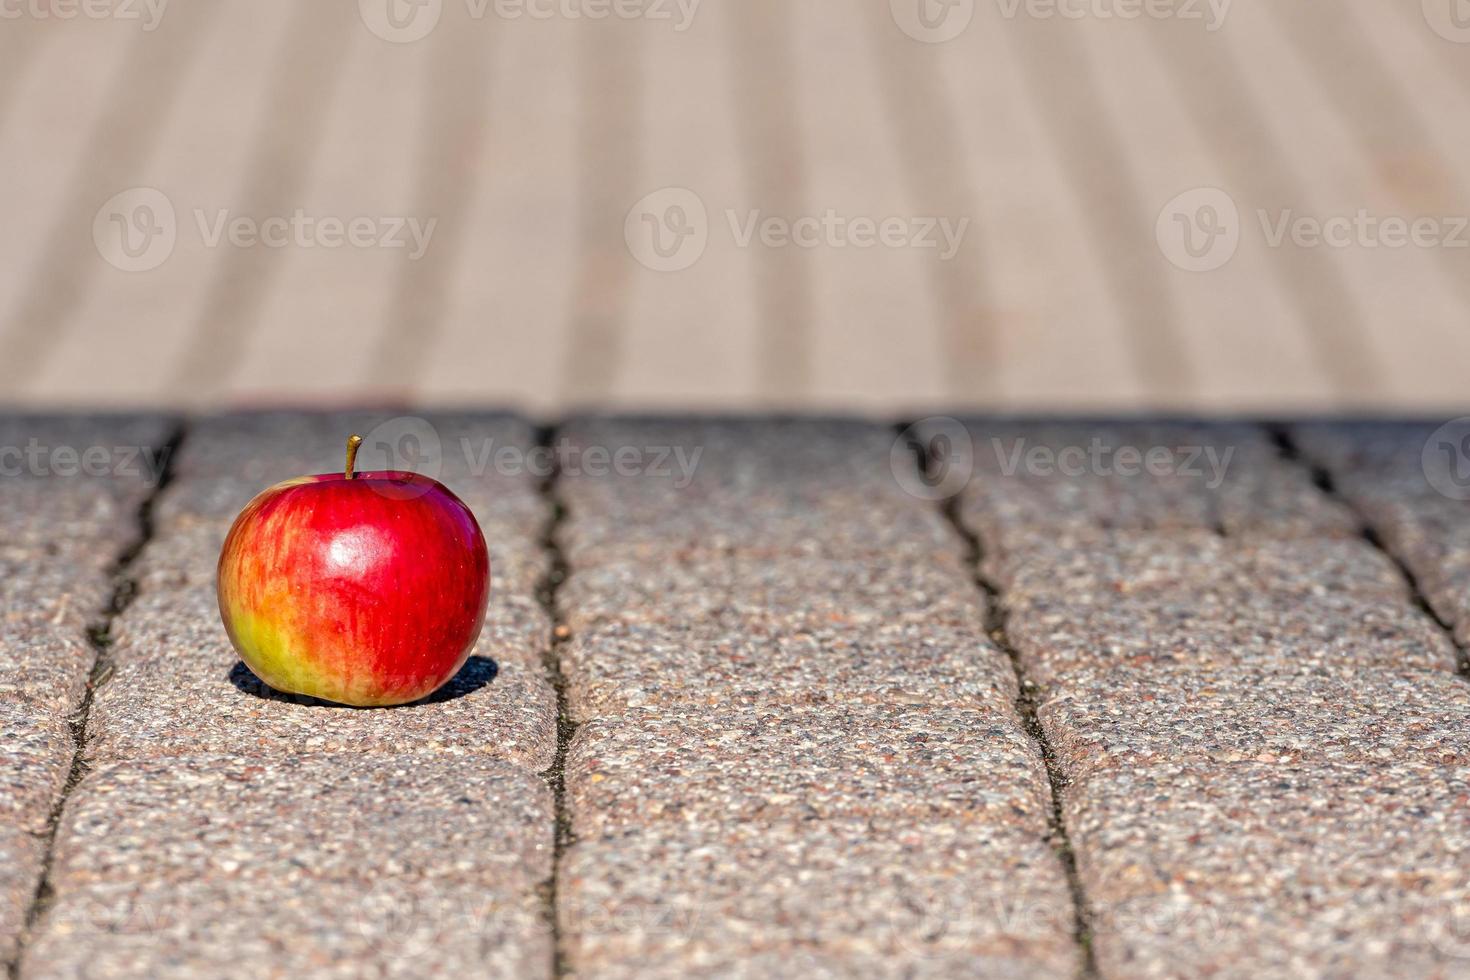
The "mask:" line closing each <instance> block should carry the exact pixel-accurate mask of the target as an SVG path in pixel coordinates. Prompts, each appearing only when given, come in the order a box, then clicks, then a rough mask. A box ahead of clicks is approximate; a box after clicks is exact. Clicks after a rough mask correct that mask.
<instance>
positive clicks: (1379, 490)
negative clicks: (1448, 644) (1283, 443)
mask: <svg viewBox="0 0 1470 980" xmlns="http://www.w3.org/2000/svg"><path fill="white" fill-rule="evenodd" d="M1442 421H1443V420H1438V421H1434V422H1402V423H1378V424H1368V423H1351V424H1350V423H1338V424H1330V423H1319V424H1314V425H1303V426H1297V427H1295V428H1294V429H1293V434H1294V436H1295V438H1296V439H1297V441H1298V442H1299V443H1300V445H1301V446H1302V449H1303V451H1304V452H1305V453H1306V455H1307V456H1308V457H1309V458H1311V459H1312V460H1313V461H1314V462H1316V463H1317V464H1318V465H1321V466H1322V467H1324V468H1325V469H1327V470H1328V471H1329V472H1330V473H1331V474H1332V477H1333V480H1334V482H1335V484H1336V485H1337V487H1338V488H1339V490H1340V491H1341V492H1342V493H1343V494H1344V496H1345V497H1346V498H1347V499H1348V500H1349V501H1350V502H1351V503H1352V505H1353V506H1354V507H1355V508H1356V509H1357V510H1358V511H1359V513H1360V514H1361V515H1362V517H1363V520H1364V522H1365V523H1366V524H1368V525H1369V526H1370V527H1372V529H1373V530H1374V531H1376V532H1377V533H1378V535H1379V537H1380V538H1382V539H1383V541H1384V543H1385V544H1386V546H1387V547H1388V548H1389V549H1390V550H1391V551H1392V552H1393V553H1394V554H1395V555H1396V556H1397V557H1398V558H1399V560H1400V561H1402V562H1403V563H1404V564H1405V565H1406V566H1407V567H1408V568H1409V569H1410V570H1411V571H1412V572H1413V574H1414V577H1415V579H1416V581H1417V582H1418V584H1419V587H1420V588H1421V589H1422V590H1423V592H1424V596H1425V598H1426V599H1427V600H1428V602H1429V604H1430V605H1431V606H1432V607H1433V608H1434V610H1435V611H1436V613H1437V614H1438V615H1439V616H1440V618H1442V619H1444V620H1445V621H1446V622H1448V623H1450V624H1451V625H1452V626H1453V628H1454V631H1455V637H1456V639H1457V641H1458V642H1459V643H1460V645H1461V646H1470V520H1467V517H1470V502H1467V501H1465V500H1462V499H1458V496H1450V495H1447V494H1446V493H1444V492H1442V491H1443V490H1446V489H1449V490H1452V491H1454V492H1455V493H1456V494H1460V491H1459V489H1458V487H1457V485H1456V484H1455V482H1454V479H1453V478H1454V477H1458V473H1452V472H1451V470H1450V463H1451V460H1449V459H1445V458H1444V456H1443V455H1442V453H1436V452H1435V451H1434V448H1435V447H1430V448H1429V449H1428V450H1427V451H1426V446H1427V445H1428V443H1429V440H1430V438H1431V436H1433V434H1434V432H1435V431H1436V430H1437V429H1438V427H1439V426H1440V425H1441V423H1442ZM1447 436H1448V437H1450V439H1451V442H1452V445H1453V444H1454V440H1456V439H1460V438H1464V437H1465V436H1470V426H1467V425H1464V424H1461V425H1460V426H1459V427H1458V428H1455V427H1451V429H1450V430H1448V432H1447ZM1426 458H1427V459H1429V460H1430V461H1431V462H1432V463H1436V464H1437V465H1434V466H1431V467H1430V469H1429V470H1426ZM1453 461H1454V462H1455V463H1456V465H1459V466H1464V465H1467V464H1470V460H1466V459H1464V458H1463V457H1462V456H1461V455H1459V454H1456V455H1455V456H1454V457H1453ZM1430 471H1433V472H1435V473H1436V476H1437V477H1438V479H1439V484H1438V486H1436V485H1434V484H1431V482H1430V481H1429V479H1428V472H1430Z"/></svg>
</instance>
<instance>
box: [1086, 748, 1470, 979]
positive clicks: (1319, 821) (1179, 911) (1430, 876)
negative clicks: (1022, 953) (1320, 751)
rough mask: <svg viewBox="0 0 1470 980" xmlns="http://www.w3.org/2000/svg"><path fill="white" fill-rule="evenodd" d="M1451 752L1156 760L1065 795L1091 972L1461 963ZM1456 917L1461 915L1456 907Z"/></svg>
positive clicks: (1341, 970)
mask: <svg viewBox="0 0 1470 980" xmlns="http://www.w3.org/2000/svg"><path fill="white" fill-rule="evenodd" d="M1465 773H1466V770H1465V769H1464V767H1463V766H1440V765H1436V764H1435V763H1434V762H1433V761H1432V760H1430V759H1426V758H1424V757H1422V756H1412V755H1410V756H1408V757H1404V758H1399V759H1393V760H1381V761H1375V762H1336V761H1323V760H1320V759H1318V760H1313V761H1312V762H1311V763H1310V764H1307V763H1293V762H1290V761H1275V760H1273V761H1254V760H1250V761H1244V762H1237V763H1223V762H1221V763H1216V764H1214V765H1209V766H1205V765H1201V764H1200V763H1198V762H1184V763H1159V764H1156V765H1149V766H1140V767H1138V768H1135V769H1132V770H1120V771H1116V772H1108V773H1104V774H1099V775H1097V776H1095V777H1092V778H1089V779H1087V780H1086V781H1085V782H1083V783H1082V784H1080V785H1078V786H1074V787H1072V788H1071V789H1070V790H1069V791H1068V793H1067V796H1066V802H1065V807H1066V813H1067V826H1068V829H1069V832H1070V834H1071V838H1072V841H1073V845H1074V847H1075V848H1076V851H1077V855H1078V866H1079V870H1080V872H1081V875H1082V880H1083V885H1084V888H1085V889H1086V890H1087V894H1088V896H1089V899H1090V901H1091V903H1092V904H1093V905H1094V906H1095V908H1096V909H1097V914H1098V922H1097V925H1098V930H1097V939H1096V943H1097V950H1098V958H1099V962H1100V965H1101V966H1102V967H1103V970H1104V972H1105V973H1108V974H1113V975H1119V976H1123V975H1146V976H1175V975H1181V974H1182V975H1189V976H1216V975H1222V974H1223V975H1231V976H1247V975H1250V974H1252V973H1255V974H1257V975H1259V974H1261V973H1267V974H1269V975H1285V974H1287V973H1295V974H1296V975H1373V976H1389V975H1394V974H1393V971H1394V970H1406V971H1408V972H1407V973H1403V972H1401V973H1398V974H1397V975H1401V976H1402V975H1435V974H1434V971H1436V970H1443V971H1445V974H1446V975H1465V974H1466V973H1467V972H1470V961H1467V960H1466V959H1464V953H1465V952H1467V951H1470V950H1467V949H1466V948H1465V947H1464V946H1463V935H1464V934H1463V932H1461V933H1460V937H1459V942H1460V943H1461V946H1460V948H1459V949H1458V950H1455V949H1451V948H1447V946H1446V944H1447V942H1452V941H1453V940H1454V938H1455V937H1454V933H1453V932H1452V931H1442V930H1446V927H1453V926H1454V924H1455V919H1454V915H1455V913H1456V910H1457V909H1459V910H1461V911H1470V907H1467V906H1466V904H1465V903H1466V902H1467V901H1470V887H1467V886H1470V875H1467V871H1466V868H1467V860H1470V808H1467V807H1466V805H1465V801H1466V799H1467V792H1470V786H1467V784H1466V782H1465V778H1466V777H1465ZM1459 921H1460V924H1461V926H1463V922H1464V920H1463V919H1461V920H1459Z"/></svg>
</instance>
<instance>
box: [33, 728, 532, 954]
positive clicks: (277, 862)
mask: <svg viewBox="0 0 1470 980" xmlns="http://www.w3.org/2000/svg"><path fill="white" fill-rule="evenodd" d="M551 818H552V809H551V797H550V793H549V791H548V790H547V789H546V786H545V784H544V783H543V782H542V781H541V780H540V779H538V778H537V777H535V776H534V775H532V774H530V773H527V772H525V771H523V770H519V769H517V768H514V767H510V766H504V765H497V764H494V763H489V762H486V763H482V764H481V765H478V766H475V767H467V766H465V765H463V764H462V762H460V761H458V760H446V759H444V758H443V757H439V756H432V755H420V754H405V755H401V756H398V757H394V758H390V759H384V758H371V757H361V756H358V755H356V754H348V755H337V756H329V757H315V758H304V759H303V758H297V759H286V760H270V759H239V758H231V757H220V756H213V757H211V756H195V757H188V758H182V759H173V760H167V761H162V762H155V763H143V764H137V763H129V764H127V765H120V766H111V767H106V768H103V769H101V770H99V771H97V772H95V773H93V774H92V775H90V776H89V777H88V779H87V780H86V781H85V782H84V783H83V784H82V786H81V787H80V788H79V789H78V791H77V793H76V796H75V797H74V798H73V800H72V803H71V805H70V806H69V807H68V810H67V813H66V816H65V819H64V825H63V827H62V830H61V834H60V836H59V838H58V846H57V854H56V866H55V869H54V871H53V881H54V884H55V887H56V896H55V900H54V902H53V904H52V905H51V907H50V909H49V910H48V911H47V913H46V915H45V917H44V918H43V920H42V922H41V924H40V929H39V935H38V937H37V939H36V941H35V942H34V944H33V945H32V946H31V948H30V951H29V955H28V956H27V959H26V961H25V964H24V967H23V969H24V971H25V972H26V974H27V975H38V976H58V977H60V976H70V975H73V971H74V970H76V969H78V968H85V972H86V975H88V976H139V975H148V976H187V975H191V974H192V975H199V974H200V972H203V973H206V974H208V975H224V976H279V975H286V974H293V973H298V972H302V971H306V972H310V973H312V974H313V975H314V974H316V973H323V974H325V975H333V976H337V975H340V976H362V975H391V976H422V975H424V972H425V971H428V972H434V971H435V970H445V971H454V972H460V971H475V972H483V971H487V970H488V971H490V972H500V973H502V974H504V975H517V976H521V975H525V976H532V977H535V976H542V975H545V974H546V973H547V972H548V969H549V964H550V949H549V945H548V941H549V936H548V933H547V929H546V928H545V923H544V921H543V919H542V917H541V904H540V900H539V898H538V895H537V893H536V886H537V884H538V883H539V882H540V881H541V880H543V879H544V878H545V877H546V875H547V874H549V872H550V867H551V827H552V819H551Z"/></svg>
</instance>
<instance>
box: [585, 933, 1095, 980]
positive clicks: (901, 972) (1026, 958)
mask: <svg viewBox="0 0 1470 980" xmlns="http://www.w3.org/2000/svg"><path fill="white" fill-rule="evenodd" d="M1029 953H1030V951H1026V950H1016V949H1015V948H1014V946H1011V945H1008V944H1006V943H1004V941H1002V943H1001V944H998V945H997V947H996V948H994V949H991V950H986V951H984V952H976V951H974V950H965V951H962V952H949V953H938V952H932V953H931V952H908V951H901V952H881V953H860V952H855V951H850V950H842V951H828V950H825V949H822V948H818V947H798V948H794V949H777V950H764V949H762V950H754V951H752V950H743V949H742V950H734V951H724V950H712V951H708V952H706V951H702V950H700V951H694V952H692V953H691V952H690V951H687V950H683V949H675V950H671V951H669V952H668V953H664V954H661V955H649V956H642V957H638V958H636V959H634V960H599V961H598V964H597V968H596V971H595V974H594V975H595V976H597V977H601V978H607V980H613V978H625V977H626V978H633V980H646V978H668V980H682V978H686V977H706V978H716V977H718V978H722V980H769V978H771V977H801V978H803V980H806V978H812V980H885V978H890V977H895V976H897V977H904V978H906V980H973V978H974V977H975V976H977V975H981V976H985V977H988V978H995V980H1030V978H1032V977H1068V976H1073V975H1075V972H1076V971H1075V970H1069V969H1067V968H1066V967H1065V966H1062V965H1061V964H1056V963H1041V962H1038V958H1037V956H1036V955H1034V954H1032V955H1028V954H1029ZM977 970H983V973H978V974H977Z"/></svg>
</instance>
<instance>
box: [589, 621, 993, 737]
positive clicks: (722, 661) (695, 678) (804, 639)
mask: <svg viewBox="0 0 1470 980" xmlns="http://www.w3.org/2000/svg"><path fill="white" fill-rule="evenodd" d="M561 658H562V665H563V669H564V670H565V672H566V673H567V675H568V680H567V700H568V702H569V707H570V709H571V712H572V715H573V717H574V718H576V720H578V721H586V720H588V719H591V718H597V717H604V716H610V715H616V714H620V713H622V712H623V711H625V710H627V709H629V708H646V707H669V706H674V705H687V706H698V705H704V706H707V707H710V708H716V707H720V706H733V705H741V706H756V705H773V704H831V705H834V706H843V705H885V704H888V705H906V706H909V707H911V708H913V709H915V710H918V709H919V708H921V707H923V706H926V705H927V706H932V707H936V708H940V709H944V708H954V707H984V708H986V709H987V710H990V711H995V712H1001V713H1004V712H1008V711H1009V710H1010V709H1011V706H1012V705H1013V704H1014V703H1015V700H1016V695H1017V685H1016V675H1015V671H1014V670H1013V669H1012V667H1011V663H1010V661H1009V659H1007V658H1006V656H1005V655H1004V654H1002V653H1001V652H1000V651H999V650H998V649H996V647H995V646H994V644H992V643H991V642H990V640H989V639H987V638H986V637H985V636H984V633H983V632H982V631H981V630H979V629H976V628H971V629H965V628H962V627H944V626H927V625H925V624H923V623H891V624H886V625H884V626H883V627H882V628H881V629H876V630H875V629H872V628H867V627H855V626H852V625H840V624H839V625H832V626H826V627H822V626H812V627H810V628H797V629H793V628H790V627H787V628H784V629H783V628H781V627H780V626H779V625H775V624H771V623H769V622H762V623H758V624H753V625H752V624H744V625H742V624H741V623H739V622H738V621H736V622H732V623H730V624H729V625H724V626H721V625H716V624H710V625H690V626H686V627H682V628H681V627H679V626H675V625H668V624H655V625H640V624H630V623H617V622H614V623H607V624H604V625H601V626H595V627H591V628H589V629H587V630H584V631H582V632H579V633H577V634H576V635H575V636H574V637H573V638H572V640H571V642H570V643H568V644H567V645H566V646H564V647H562V649H561Z"/></svg>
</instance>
